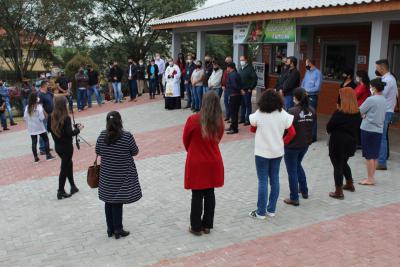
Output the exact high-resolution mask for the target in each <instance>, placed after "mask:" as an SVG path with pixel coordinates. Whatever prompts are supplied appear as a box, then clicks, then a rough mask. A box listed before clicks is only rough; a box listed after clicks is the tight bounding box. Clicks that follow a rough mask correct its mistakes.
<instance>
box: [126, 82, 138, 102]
mask: <svg viewBox="0 0 400 267" xmlns="http://www.w3.org/2000/svg"><path fill="white" fill-rule="evenodd" d="M128 87H129V94H130V96H131V99H135V98H136V97H137V94H138V88H137V80H128Z"/></svg>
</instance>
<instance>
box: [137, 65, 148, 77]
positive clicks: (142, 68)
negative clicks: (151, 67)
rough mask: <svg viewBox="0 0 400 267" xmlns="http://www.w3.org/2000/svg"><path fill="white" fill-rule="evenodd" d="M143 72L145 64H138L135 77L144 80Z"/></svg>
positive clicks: (144, 71)
mask: <svg viewBox="0 0 400 267" xmlns="http://www.w3.org/2000/svg"><path fill="white" fill-rule="evenodd" d="M145 73H146V66H145V65H144V64H142V66H140V65H138V66H137V79H138V80H144V76H145Z"/></svg>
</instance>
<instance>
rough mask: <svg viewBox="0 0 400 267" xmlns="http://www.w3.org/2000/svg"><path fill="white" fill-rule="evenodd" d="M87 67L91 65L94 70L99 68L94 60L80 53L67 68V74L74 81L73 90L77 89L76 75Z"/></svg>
mask: <svg viewBox="0 0 400 267" xmlns="http://www.w3.org/2000/svg"><path fill="white" fill-rule="evenodd" d="M86 65H91V66H92V67H93V68H94V69H97V68H98V66H97V65H96V64H95V63H94V61H93V60H92V58H90V57H89V56H87V55H85V54H80V53H78V54H76V55H75V56H74V57H73V58H72V59H71V60H70V61H69V62H68V63H67V65H66V66H65V74H66V75H67V76H68V77H69V79H70V80H71V81H72V84H73V88H75V74H76V73H77V72H78V71H79V68H81V67H85V66H86Z"/></svg>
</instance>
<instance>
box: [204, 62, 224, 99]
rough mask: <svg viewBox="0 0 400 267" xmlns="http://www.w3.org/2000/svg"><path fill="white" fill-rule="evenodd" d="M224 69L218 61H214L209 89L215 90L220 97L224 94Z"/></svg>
mask: <svg viewBox="0 0 400 267" xmlns="http://www.w3.org/2000/svg"><path fill="white" fill-rule="evenodd" d="M223 73H224V72H223V70H222V69H221V68H220V67H219V65H218V62H217V61H214V62H213V72H212V73H211V76H210V78H209V79H208V89H209V90H214V91H215V92H216V93H217V94H218V96H219V98H221V95H222V86H221V82H222V74H223Z"/></svg>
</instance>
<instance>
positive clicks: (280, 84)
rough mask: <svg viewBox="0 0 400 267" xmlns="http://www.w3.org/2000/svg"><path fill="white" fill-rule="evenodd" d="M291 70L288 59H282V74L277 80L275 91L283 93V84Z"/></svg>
mask: <svg viewBox="0 0 400 267" xmlns="http://www.w3.org/2000/svg"><path fill="white" fill-rule="evenodd" d="M288 70H289V65H287V58H286V57H283V58H282V66H281V67H280V74H279V77H278V79H277V80H276V85H275V90H276V91H279V92H282V87H283V82H284V81H285V79H286V75H287V71H288Z"/></svg>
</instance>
